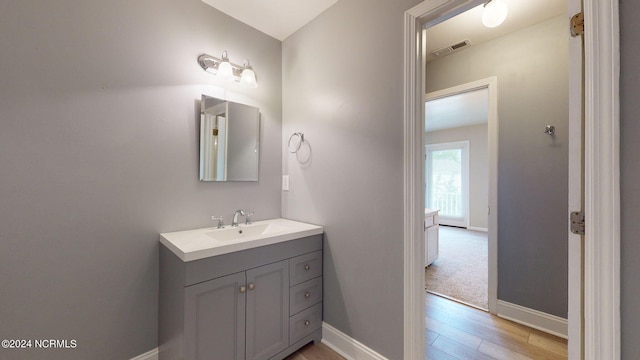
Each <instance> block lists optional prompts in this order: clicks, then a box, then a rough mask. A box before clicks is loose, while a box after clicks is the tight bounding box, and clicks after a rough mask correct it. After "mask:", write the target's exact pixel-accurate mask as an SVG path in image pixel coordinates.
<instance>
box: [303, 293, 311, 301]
mask: <svg viewBox="0 0 640 360" xmlns="http://www.w3.org/2000/svg"><path fill="white" fill-rule="evenodd" d="M304 297H305V298H307V299H308V298H310V297H311V293H310V292H308V291H306V292H305V293H304Z"/></svg>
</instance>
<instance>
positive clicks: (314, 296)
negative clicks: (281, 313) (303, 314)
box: [289, 277, 322, 315]
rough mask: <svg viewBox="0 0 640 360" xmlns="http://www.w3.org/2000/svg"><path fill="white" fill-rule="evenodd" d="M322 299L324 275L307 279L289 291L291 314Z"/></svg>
mask: <svg viewBox="0 0 640 360" xmlns="http://www.w3.org/2000/svg"><path fill="white" fill-rule="evenodd" d="M321 301H322V277H317V278H315V279H312V280H309V281H305V282H303V283H302V284H298V285H296V286H294V287H292V288H291V290H290V291H289V315H293V314H297V313H299V312H300V311H302V310H304V309H306V308H308V307H309V306H311V305H315V304H317V303H319V302H321Z"/></svg>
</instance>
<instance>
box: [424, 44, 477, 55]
mask: <svg viewBox="0 0 640 360" xmlns="http://www.w3.org/2000/svg"><path fill="white" fill-rule="evenodd" d="M469 45H471V42H470V41H469V40H463V41H460V42H458V43H455V44H453V45H449V46H446V47H443V48H441V49H438V50H435V51H432V52H431V54H432V55H433V56H435V57H442V56H445V55H449V54H451V53H454V52H456V51H459V50H461V49H464V48H465V47H467V46H469Z"/></svg>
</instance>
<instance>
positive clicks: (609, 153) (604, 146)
mask: <svg viewBox="0 0 640 360" xmlns="http://www.w3.org/2000/svg"><path fill="white" fill-rule="evenodd" d="M583 6H584V16H585V21H584V23H585V38H584V43H585V49H584V51H585V144H584V146H585V204H584V207H585V208H584V211H585V220H586V229H585V233H586V234H585V237H584V293H585V294H584V347H585V354H584V355H585V357H584V358H585V360H597V359H611V360H617V359H620V169H619V167H620V129H619V124H620V111H619V107H620V96H619V76H620V49H619V44H620V39H619V31H620V27H619V23H618V1H617V0H584V5H583Z"/></svg>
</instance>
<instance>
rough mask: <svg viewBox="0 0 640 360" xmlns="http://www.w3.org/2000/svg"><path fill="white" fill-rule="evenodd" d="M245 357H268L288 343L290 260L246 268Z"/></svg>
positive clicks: (259, 359)
mask: <svg viewBox="0 0 640 360" xmlns="http://www.w3.org/2000/svg"><path fill="white" fill-rule="evenodd" d="M246 321H247V328H246V347H245V348H246V359H247V360H267V359H269V358H270V357H272V356H273V355H275V354H277V353H279V352H281V351H282V350H284V349H286V348H287V347H288V346H289V262H288V261H286V260H285V261H280V262H277V263H273V264H269V265H265V266H261V267H259V268H255V269H252V270H248V271H247V320H246Z"/></svg>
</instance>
